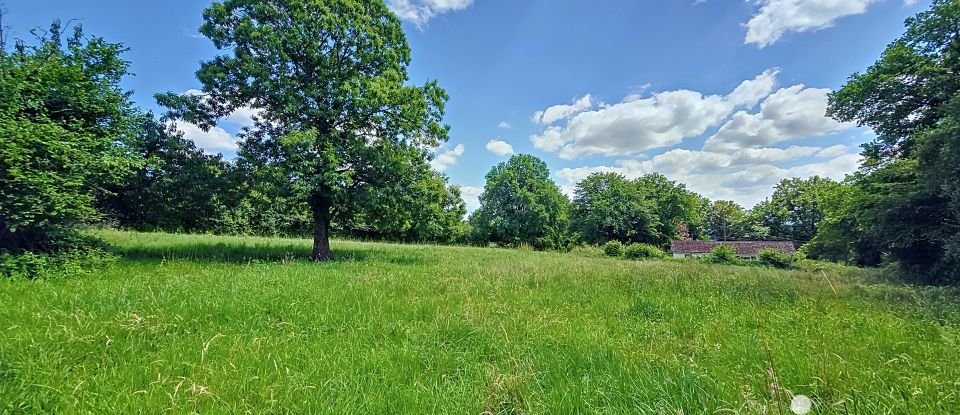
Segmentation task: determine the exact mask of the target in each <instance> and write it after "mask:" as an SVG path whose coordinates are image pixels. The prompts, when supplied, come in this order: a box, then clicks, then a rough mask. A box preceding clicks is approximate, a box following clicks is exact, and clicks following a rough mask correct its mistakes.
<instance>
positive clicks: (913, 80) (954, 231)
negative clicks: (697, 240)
mask: <svg viewBox="0 0 960 415" xmlns="http://www.w3.org/2000/svg"><path fill="white" fill-rule="evenodd" d="M906 25H907V30H906V33H905V34H904V35H903V36H901V37H900V38H899V39H897V40H895V41H894V42H893V43H891V44H890V46H888V47H887V49H886V50H885V51H884V52H883V55H882V56H881V57H880V59H879V60H878V61H877V62H876V63H875V64H874V65H872V66H871V67H870V68H868V69H867V71H866V72H864V73H859V74H854V75H853V76H851V77H850V79H849V80H848V82H847V84H846V85H844V87H843V88H841V89H839V90H838V91H836V92H835V93H834V94H832V95H831V97H830V107H829V113H830V115H832V116H833V117H834V118H836V119H838V120H841V121H850V122H857V123H859V124H860V125H864V126H868V127H870V128H871V129H872V130H873V131H875V132H876V133H877V138H876V139H875V140H874V141H873V142H871V143H869V144H868V145H866V146H865V151H864V155H865V156H866V163H865V166H864V169H863V171H862V172H861V173H860V174H858V175H855V176H853V177H852V178H851V180H850V185H851V187H852V189H851V190H850V191H849V192H848V193H847V196H848V197H847V199H846V200H845V202H844V203H843V204H842V205H841V206H838V207H836V209H834V212H833V213H835V214H838V216H832V217H830V216H829V215H828V218H827V220H826V223H827V225H826V226H824V227H822V230H821V231H820V232H818V234H817V235H816V237H815V238H814V240H813V241H812V242H811V244H812V246H811V248H810V249H809V250H808V252H810V253H811V256H816V257H824V258H830V257H843V256H846V257H848V258H851V259H853V260H855V261H856V262H858V263H862V264H864V265H876V264H879V263H880V262H881V261H882V260H884V259H889V260H892V261H895V262H897V263H898V264H899V265H900V268H901V269H903V270H905V271H906V272H907V274H909V275H911V276H912V277H913V280H914V281H916V282H921V283H957V282H958V281H960V250H958V245H957V242H958V240H960V237H958V236H957V235H960V221H958V219H960V213H957V212H960V210H958V209H957V206H958V204H960V193H958V192H957V185H956V177H957V176H956V173H957V172H960V157H957V149H956V144H955V143H956V141H957V140H956V137H957V132H958V131H960V130H958V128H957V123H958V121H960V119H958V115H957V114H958V113H960V112H958V109H960V75H958V74H960V37H958V35H957V33H960V5H958V3H957V2H956V1H950V0H936V1H934V2H933V5H932V7H931V8H930V10H928V11H926V12H922V13H920V14H918V15H916V16H914V17H912V18H910V19H908V20H907V23H906ZM905 80H909V81H908V82H907V81H905Z"/></svg>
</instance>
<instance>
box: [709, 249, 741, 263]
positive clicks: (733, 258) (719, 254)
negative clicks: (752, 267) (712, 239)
mask: <svg viewBox="0 0 960 415" xmlns="http://www.w3.org/2000/svg"><path fill="white" fill-rule="evenodd" d="M704 259H705V260H706V261H707V262H710V263H713V264H726V265H737V264H740V263H741V261H740V258H738V257H737V251H736V249H734V248H733V247H732V246H730V245H717V247H716V248H713V251H711V252H710V255H707V256H705V257H704Z"/></svg>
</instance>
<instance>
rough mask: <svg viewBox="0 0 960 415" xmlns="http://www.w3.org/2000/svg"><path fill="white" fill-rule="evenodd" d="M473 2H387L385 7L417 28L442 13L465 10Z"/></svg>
mask: <svg viewBox="0 0 960 415" xmlns="http://www.w3.org/2000/svg"><path fill="white" fill-rule="evenodd" d="M471 4H473V0H388V1H387V5H388V6H389V7H390V10H393V12H394V13H396V14H397V17H399V18H400V19H402V20H406V21H408V22H410V23H413V24H415V25H417V26H423V25H425V24H426V23H427V22H428V21H430V19H432V18H434V17H436V16H439V15H441V14H444V13H448V12H454V11H459V10H463V9H466V8H467V7H470V5H471Z"/></svg>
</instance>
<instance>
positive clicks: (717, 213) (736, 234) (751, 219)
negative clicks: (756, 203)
mask: <svg viewBox="0 0 960 415" xmlns="http://www.w3.org/2000/svg"><path fill="white" fill-rule="evenodd" d="M752 213H753V212H747V210H745V209H744V208H743V206H740V205H739V204H737V203H736V202H734V201H731V200H716V201H714V202H713V203H711V204H710V214H709V217H708V218H707V229H708V231H709V233H710V236H711V237H712V239H714V240H717V241H738V240H747V239H756V240H762V239H766V238H767V234H768V233H769V230H768V229H767V228H765V227H763V226H762V225H761V224H760V223H759V221H758V219H757V217H756V216H754V215H753V214H752Z"/></svg>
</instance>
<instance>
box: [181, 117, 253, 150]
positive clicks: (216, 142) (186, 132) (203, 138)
mask: <svg viewBox="0 0 960 415" xmlns="http://www.w3.org/2000/svg"><path fill="white" fill-rule="evenodd" d="M173 125H175V126H176V128H177V130H179V131H180V132H182V133H183V138H184V139H187V140H191V141H193V142H194V143H195V144H196V145H197V147H199V148H201V149H203V151H204V152H205V153H207V154H217V153H221V152H225V151H236V150H237V142H238V141H239V140H238V139H237V137H235V136H233V135H232V134H230V133H228V132H227V130H224V129H223V128H220V127H213V128H211V129H210V130H208V131H203V129H201V128H200V127H198V126H196V125H194V124H191V123H188V122H176V123H173Z"/></svg>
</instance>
